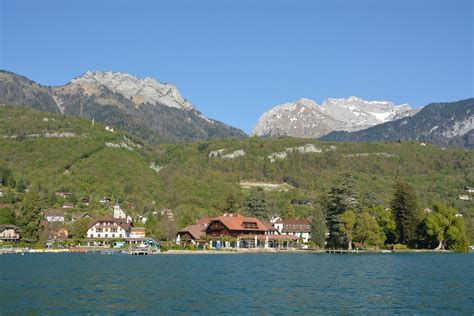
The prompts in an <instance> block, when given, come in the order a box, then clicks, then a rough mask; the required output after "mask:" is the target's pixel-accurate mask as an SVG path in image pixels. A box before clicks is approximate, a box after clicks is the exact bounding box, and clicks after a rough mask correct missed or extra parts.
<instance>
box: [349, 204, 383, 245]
mask: <svg viewBox="0 0 474 316" xmlns="http://www.w3.org/2000/svg"><path fill="white" fill-rule="evenodd" d="M354 240H356V241H357V242H359V243H360V244H361V246H362V248H365V246H366V245H371V246H376V247H378V246H381V245H383V243H384V241H385V234H384V233H383V230H382V229H381V228H380V226H379V224H378V223H377V220H376V219H375V218H373V217H372V216H371V215H370V214H369V212H363V213H362V214H360V215H359V216H358V218H357V223H356V226H355V229H354Z"/></svg>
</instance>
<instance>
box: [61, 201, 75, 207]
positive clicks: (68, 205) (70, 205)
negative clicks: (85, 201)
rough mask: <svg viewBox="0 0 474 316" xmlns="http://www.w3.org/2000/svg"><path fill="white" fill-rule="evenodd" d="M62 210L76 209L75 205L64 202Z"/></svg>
mask: <svg viewBox="0 0 474 316" xmlns="http://www.w3.org/2000/svg"><path fill="white" fill-rule="evenodd" d="M61 208H74V203H72V202H64V203H63V205H61Z"/></svg>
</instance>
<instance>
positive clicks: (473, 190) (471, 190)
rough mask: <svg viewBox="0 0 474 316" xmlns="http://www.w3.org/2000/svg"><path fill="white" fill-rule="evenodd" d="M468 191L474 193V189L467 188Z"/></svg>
mask: <svg viewBox="0 0 474 316" xmlns="http://www.w3.org/2000/svg"><path fill="white" fill-rule="evenodd" d="M466 191H467V192H468V193H474V188H471V187H466Z"/></svg>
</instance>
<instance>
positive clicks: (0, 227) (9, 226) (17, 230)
mask: <svg viewBox="0 0 474 316" xmlns="http://www.w3.org/2000/svg"><path fill="white" fill-rule="evenodd" d="M5 229H13V230H14V231H15V232H17V233H19V232H21V229H20V227H18V226H16V225H13V224H3V225H0V232H3V231H4V230H5Z"/></svg>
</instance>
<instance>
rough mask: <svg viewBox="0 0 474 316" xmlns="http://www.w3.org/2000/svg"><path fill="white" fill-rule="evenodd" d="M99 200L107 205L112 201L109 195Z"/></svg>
mask: <svg viewBox="0 0 474 316" xmlns="http://www.w3.org/2000/svg"><path fill="white" fill-rule="evenodd" d="M99 202H100V204H102V205H105V204H107V203H110V202H112V199H111V198H109V197H107V196H104V197H103V198H101V199H100V201H99Z"/></svg>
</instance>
